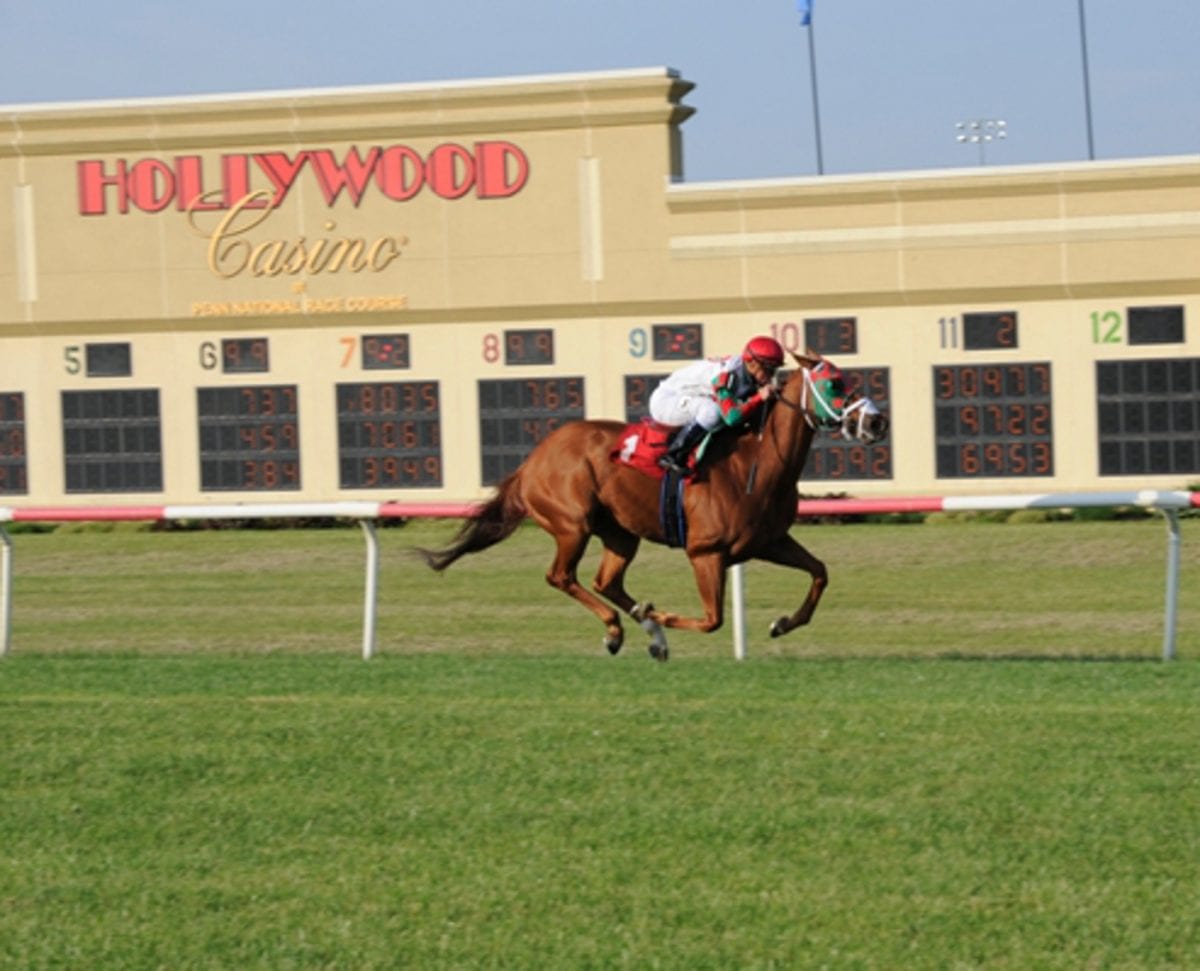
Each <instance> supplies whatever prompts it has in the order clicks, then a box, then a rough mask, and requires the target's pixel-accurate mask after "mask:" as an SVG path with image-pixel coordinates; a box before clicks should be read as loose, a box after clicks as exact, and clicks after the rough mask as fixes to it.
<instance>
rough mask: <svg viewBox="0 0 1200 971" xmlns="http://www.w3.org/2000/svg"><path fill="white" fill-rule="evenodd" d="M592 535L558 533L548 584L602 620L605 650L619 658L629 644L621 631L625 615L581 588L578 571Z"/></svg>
mask: <svg viewBox="0 0 1200 971" xmlns="http://www.w3.org/2000/svg"><path fill="white" fill-rule="evenodd" d="M588 538H589V537H588V534H587V533H586V532H583V531H578V532H571V533H558V534H556V535H555V537H554V541H555V543H556V544H557V547H558V552H557V553H556V554H555V557H554V562H553V563H552V564H550V570H549V571H548V572H547V573H546V582H547V583H549V584H550V586H552V587H554V588H555V589H556V590H561V591H562V592H563V593H565V594H567V595H568V596H570V597H574V598H575V599H576V600H578V601H579V602H580V603H581V604H583V605H584V606H585V607H587V609H588V610H590V611H591V612H592V613H594V614H595V615H596V616H597V617H599V618H600V620H601V622H602V623H603V624H604V627H605V634H604V646H605V647H606V648H607V649H608V651H609V653H610V654H616V653H617V651H619V650H620V649H621V644H622V642H623V641H624V640H625V631H624V630H623V629H622V627H621V615H620V614H618V613H617V612H616V611H615V610H613V609H612V607H610V606H609V605H608V604H606V603H605V602H604V601H603V600H601V599H600V598H599V597H597V596H596V595H595V594H593V593H591V592H590V591H588V590H585V589H584V587H583V586H582V585H581V584H580V582H579V578H578V576H577V574H576V572H575V571H576V570H577V569H578V567H579V561H580V560H581V559H583V552H584V550H585V549H587V544H588Z"/></svg>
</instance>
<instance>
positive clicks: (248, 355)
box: [221, 337, 271, 374]
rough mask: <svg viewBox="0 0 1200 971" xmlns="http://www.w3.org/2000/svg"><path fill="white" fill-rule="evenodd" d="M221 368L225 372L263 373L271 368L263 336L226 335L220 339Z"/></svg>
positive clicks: (265, 339)
mask: <svg viewBox="0 0 1200 971" xmlns="http://www.w3.org/2000/svg"><path fill="white" fill-rule="evenodd" d="M221 370H222V371H223V372H224V373H225V374H265V373H266V372H267V371H269V370H271V360H270V354H269V346H268V344H267V338H265V337H227V338H225V339H224V340H222V341H221Z"/></svg>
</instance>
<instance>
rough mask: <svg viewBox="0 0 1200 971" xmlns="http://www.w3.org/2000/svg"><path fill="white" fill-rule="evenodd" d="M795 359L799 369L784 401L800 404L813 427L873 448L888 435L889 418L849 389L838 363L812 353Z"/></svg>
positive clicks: (791, 381)
mask: <svg viewBox="0 0 1200 971" xmlns="http://www.w3.org/2000/svg"><path fill="white" fill-rule="evenodd" d="M792 357H793V358H795V360H796V364H797V365H799V368H798V370H796V371H794V372H793V373H792V374H791V375H790V376H789V377H788V378H787V381H786V385H785V389H786V393H785V394H784V395H783V398H782V400H784V401H788V402H789V403H790V404H793V405H798V406H799V407H800V409H801V410H802V411H803V412H804V419H805V421H807V422H808V423H809V424H810V425H811V426H813V427H814V428H824V429H826V430H829V431H840V432H841V433H842V437H843V438H845V439H846V440H847V441H858V442H861V443H862V444H863V445H872V444H874V443H875V442H878V441H879V440H880V439H882V438H883V437H884V436H885V435H886V434H887V430H888V419H887V416H886V415H884V414H883V413H882V412H881V411H880V410H879V409H878V408H877V407H876V406H875V403H874V402H873V401H871V399H870V398H868V397H866V396H865V395H862V394H860V393H859V392H857V391H847V390H846V380H845V378H844V377H843V375H842V372H841V369H839V368H838V367H837V365H836V364H834V363H833V362H832V361H828V360H826V359H825V358H823V357H821V356H820V355H819V354H814V353H813V352H812V351H809V352H808V353H807V354H806V355H800V354H795V353H793V354H792Z"/></svg>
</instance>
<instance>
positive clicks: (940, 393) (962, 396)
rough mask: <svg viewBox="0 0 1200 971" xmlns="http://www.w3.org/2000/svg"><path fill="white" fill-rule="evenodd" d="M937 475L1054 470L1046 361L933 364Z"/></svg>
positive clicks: (1039, 473)
mask: <svg viewBox="0 0 1200 971" xmlns="http://www.w3.org/2000/svg"><path fill="white" fill-rule="evenodd" d="M933 397H934V429H935V435H936V475H937V477H938V478H939V479H963V478H977V477H978V478H984V477H990V476H1050V475H1053V474H1054V421H1053V417H1054V416H1053V406H1052V403H1051V375H1050V364H1049V362H1045V361H1043V362H1037V363H1021V364H991V365H937V366H935V367H934V368H933Z"/></svg>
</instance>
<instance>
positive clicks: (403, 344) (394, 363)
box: [362, 334, 409, 371]
mask: <svg viewBox="0 0 1200 971" xmlns="http://www.w3.org/2000/svg"><path fill="white" fill-rule="evenodd" d="M362 367H363V370H364V371H398V370H404V369H406V368H408V367H409V360H408V335H407V334H365V335H364V336H363V338H362Z"/></svg>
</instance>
